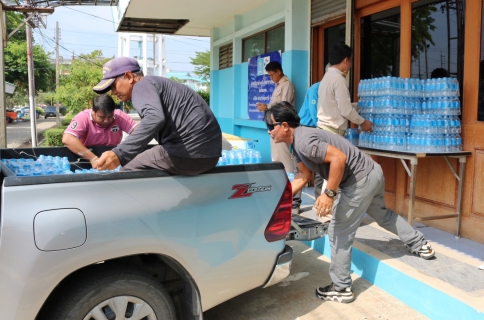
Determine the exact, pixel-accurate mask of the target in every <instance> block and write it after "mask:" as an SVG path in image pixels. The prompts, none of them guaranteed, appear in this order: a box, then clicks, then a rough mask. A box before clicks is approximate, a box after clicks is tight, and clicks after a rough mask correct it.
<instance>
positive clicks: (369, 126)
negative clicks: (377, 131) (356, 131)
mask: <svg viewBox="0 0 484 320" xmlns="http://www.w3.org/2000/svg"><path fill="white" fill-rule="evenodd" d="M360 127H361V130H363V131H366V132H372V131H373V122H371V121H368V120H365V121H363V122H362V123H361V124H360Z"/></svg>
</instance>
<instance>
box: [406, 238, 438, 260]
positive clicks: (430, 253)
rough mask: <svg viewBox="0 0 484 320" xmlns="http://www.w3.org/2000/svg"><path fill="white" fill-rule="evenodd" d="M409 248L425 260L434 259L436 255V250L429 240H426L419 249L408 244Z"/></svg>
mask: <svg viewBox="0 0 484 320" xmlns="http://www.w3.org/2000/svg"><path fill="white" fill-rule="evenodd" d="M407 250H408V251H410V252H411V253H413V254H416V255H418V256H420V257H421V258H423V259H425V260H428V259H432V258H433V257H434V256H435V251H434V250H433V249H432V246H431V245H430V243H429V242H428V241H425V242H424V243H423V245H422V247H420V249H419V250H417V251H413V250H412V249H410V247H409V246H407Z"/></svg>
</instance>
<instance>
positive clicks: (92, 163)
mask: <svg viewBox="0 0 484 320" xmlns="http://www.w3.org/2000/svg"><path fill="white" fill-rule="evenodd" d="M98 159H99V158H98V157H97V156H95V157H94V158H92V159H90V160H89V161H90V162H91V166H92V167H93V168H94V169H96V168H97V166H98V164H97V160H98Z"/></svg>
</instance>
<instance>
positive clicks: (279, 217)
mask: <svg viewBox="0 0 484 320" xmlns="http://www.w3.org/2000/svg"><path fill="white" fill-rule="evenodd" d="M291 219H292V187H291V182H289V180H288V181H287V184H286V188H285V189H284V192H283V193H282V197H281V200H279V204H278V205H277V207H276V210H275V211H274V213H273V214H272V217H271V220H270V221H269V224H268V225H267V227H266V231H265V232H264V236H265V237H266V240H267V241H269V242H273V241H277V240H281V239H284V238H285V237H286V236H287V234H288V233H289V230H290V229H291Z"/></svg>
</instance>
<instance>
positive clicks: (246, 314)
mask: <svg viewBox="0 0 484 320" xmlns="http://www.w3.org/2000/svg"><path fill="white" fill-rule="evenodd" d="M288 244H289V245H290V246H291V247H292V248H293V250H294V256H293V265H292V270H291V275H290V276H289V277H288V278H287V279H286V280H285V281H284V282H282V283H279V284H277V285H274V286H272V287H269V288H266V289H262V288H259V289H254V290H252V291H249V292H246V293H245V294H243V295H240V296H238V297H236V298H233V299H231V300H228V301H226V302H225V303H223V304H221V305H218V306H216V307H215V308H212V309H210V310H208V311H207V312H205V313H204V315H203V317H204V319H206V320H222V319H223V320H226V319H231V320H232V319H233V320H249V319H257V320H262V319H271V320H275V319H278V320H286V319H287V320H289V319H325V320H328V319H352V320H353V319H368V320H370V319H378V320H382V319H392V320H398V319H402V320H407V319H427V318H426V317H424V316H423V315H421V314H420V313H418V312H416V311H415V310H413V309H411V308H410V307H408V306H406V305H405V304H404V303H402V302H400V301H399V300H397V299H396V298H394V297H392V296H390V295H389V294H387V293H385V292H384V291H383V290H381V289H380V288H378V287H376V286H374V285H372V284H370V283H369V282H368V281H366V280H364V279H362V278H359V277H357V276H355V275H353V281H354V282H353V291H354V292H355V294H356V297H357V299H356V300H355V301H354V302H352V303H350V304H342V303H337V302H328V301H322V300H320V299H318V298H316V296H315V294H314V291H315V289H316V287H318V286H325V285H327V284H329V283H330V282H331V279H330V278H329V259H328V258H326V257H324V256H322V255H321V254H319V253H318V252H317V251H314V250H311V249H310V248H309V247H308V246H306V245H305V244H303V243H301V242H297V241H289V242H288Z"/></svg>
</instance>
